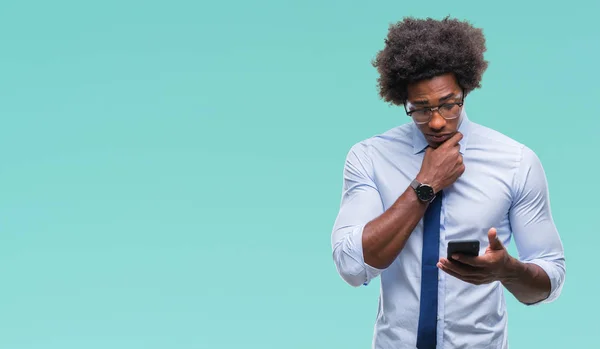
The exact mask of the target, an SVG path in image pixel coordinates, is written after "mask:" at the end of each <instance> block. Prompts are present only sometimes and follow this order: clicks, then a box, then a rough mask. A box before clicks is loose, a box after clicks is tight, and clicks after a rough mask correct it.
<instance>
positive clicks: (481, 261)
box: [451, 253, 489, 268]
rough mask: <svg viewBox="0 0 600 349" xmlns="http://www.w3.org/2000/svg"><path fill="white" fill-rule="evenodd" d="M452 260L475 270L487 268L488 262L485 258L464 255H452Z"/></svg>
mask: <svg viewBox="0 0 600 349" xmlns="http://www.w3.org/2000/svg"><path fill="white" fill-rule="evenodd" d="M451 257H452V259H455V260H457V261H459V262H460V263H463V264H467V265H470V266H472V267H476V268H485V267H487V266H488V264H489V261H488V260H487V259H486V258H485V256H477V257H474V256H468V255H465V254H460V253H457V254H453V255H452V256H451Z"/></svg>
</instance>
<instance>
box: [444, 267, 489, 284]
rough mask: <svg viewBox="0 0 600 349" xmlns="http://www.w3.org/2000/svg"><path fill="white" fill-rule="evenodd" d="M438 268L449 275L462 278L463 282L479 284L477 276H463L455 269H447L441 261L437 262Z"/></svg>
mask: <svg viewBox="0 0 600 349" xmlns="http://www.w3.org/2000/svg"><path fill="white" fill-rule="evenodd" d="M438 268H440V270H442V271H443V272H444V273H446V274H448V275H450V276H454V277H455V278H457V279H459V280H462V281H464V282H468V283H470V284H474V285H479V284H481V281H480V280H479V279H477V278H474V277H470V276H464V275H461V274H459V273H457V272H455V271H452V270H451V269H448V268H447V267H446V266H444V265H443V264H441V263H438Z"/></svg>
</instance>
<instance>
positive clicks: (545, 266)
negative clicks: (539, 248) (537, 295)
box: [523, 259, 564, 305]
mask: <svg viewBox="0 0 600 349" xmlns="http://www.w3.org/2000/svg"><path fill="white" fill-rule="evenodd" d="M523 263H531V264H535V265H537V266H539V267H540V268H542V270H544V271H545V272H546V274H547V275H548V278H549V279H550V294H549V295H548V297H547V298H546V299H543V300H541V301H539V302H536V303H532V304H529V305H539V304H544V303H551V302H553V301H555V300H556V299H557V298H558V296H559V295H560V293H561V291H562V287H563V284H564V273H561V272H560V271H559V266H558V265H556V264H555V263H553V262H550V261H547V260H543V259H533V260H530V261H523Z"/></svg>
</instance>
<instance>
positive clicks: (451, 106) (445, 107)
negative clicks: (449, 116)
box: [440, 103, 456, 111]
mask: <svg viewBox="0 0 600 349" xmlns="http://www.w3.org/2000/svg"><path fill="white" fill-rule="evenodd" d="M455 106H456V103H446V104H442V106H441V107H440V108H441V109H445V110H448V111H450V110H452V109H453V108H454V107H455Z"/></svg>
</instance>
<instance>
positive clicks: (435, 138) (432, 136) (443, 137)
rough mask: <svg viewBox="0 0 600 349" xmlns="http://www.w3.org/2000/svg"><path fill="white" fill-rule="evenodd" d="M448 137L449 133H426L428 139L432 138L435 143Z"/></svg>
mask: <svg viewBox="0 0 600 349" xmlns="http://www.w3.org/2000/svg"><path fill="white" fill-rule="evenodd" d="M450 137H452V135H451V134H449V133H445V134H439V135H431V134H429V135H427V138H429V139H430V140H432V141H434V142H436V143H441V142H445V141H446V140H448V139H449V138H450Z"/></svg>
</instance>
